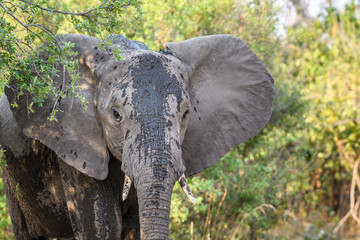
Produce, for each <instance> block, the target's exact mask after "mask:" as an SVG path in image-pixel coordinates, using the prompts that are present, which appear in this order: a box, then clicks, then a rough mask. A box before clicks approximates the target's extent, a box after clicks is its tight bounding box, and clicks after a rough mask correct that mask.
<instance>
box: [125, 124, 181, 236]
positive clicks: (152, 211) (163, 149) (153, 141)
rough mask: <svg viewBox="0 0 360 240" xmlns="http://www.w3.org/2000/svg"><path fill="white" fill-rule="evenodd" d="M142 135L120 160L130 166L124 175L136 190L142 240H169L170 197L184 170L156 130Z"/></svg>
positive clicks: (178, 155) (176, 153)
mask: <svg viewBox="0 0 360 240" xmlns="http://www.w3.org/2000/svg"><path fill="white" fill-rule="evenodd" d="M144 135H145V136H146V137H144V138H142V139H141V140H138V142H137V143H138V144H137V146H136V147H134V151H132V152H131V153H130V154H125V155H126V156H127V159H123V161H125V162H128V164H125V162H124V163H123V165H131V170H132V171H125V172H126V173H127V172H129V173H130V174H131V175H129V177H130V178H131V179H132V181H133V184H134V187H135V188H136V191H137V197H138V204H139V217H140V231H141V232H140V234H141V239H168V238H169V222H170V204H171V195H172V191H173V187H174V184H175V183H176V181H177V180H178V178H179V176H178V175H179V174H180V173H182V172H183V171H184V168H183V167H180V164H179V163H181V161H180V160H181V151H180V149H174V148H173V147H171V146H170V144H169V143H166V142H165V141H166V140H165V139H164V135H162V134H159V132H158V131H153V132H152V134H148V135H146V134H144ZM159 135H160V136H159ZM134 138H135V137H134ZM138 139H140V138H139V137H138ZM135 142H136V141H135ZM175 146H176V145H175ZM127 149H131V148H130V147H129V148H127ZM129 161H131V162H129ZM124 189H125V188H124ZM125 195H126V194H125Z"/></svg>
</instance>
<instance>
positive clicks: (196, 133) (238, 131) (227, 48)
mask: <svg viewBox="0 0 360 240" xmlns="http://www.w3.org/2000/svg"><path fill="white" fill-rule="evenodd" d="M166 47H167V48H168V49H169V50H170V52H171V53H172V54H173V55H174V56H175V57H177V58H178V59H180V60H181V61H182V62H183V63H184V66H185V68H186V69H187V70H188V74H187V75H189V79H188V83H187V86H188V87H187V88H188V93H189V95H190V99H191V105H192V109H191V111H192V114H190V115H191V118H190V122H189V127H188V129H187V132H186V134H185V137H184V141H183V143H182V150H183V158H184V161H185V165H186V172H185V174H186V175H187V176H191V175H193V174H196V173H198V172H201V171H202V170H204V169H205V168H207V167H209V166H211V165H212V164H214V163H215V162H217V161H218V160H219V159H220V158H221V157H222V156H224V155H225V154H226V153H227V152H228V151H230V150H231V148H233V147H234V146H236V145H238V144H240V143H241V142H244V141H246V140H247V139H249V138H251V137H253V136H255V135H256V134H258V133H259V132H260V131H261V130H262V129H263V128H264V126H265V125H266V123H267V122H268V120H269V118H270V115H271V108H272V102H273V99H274V96H275V90H274V80H273V78H272V77H271V75H270V74H269V72H268V71H267V70H266V69H265V67H264V65H263V64H262V63H261V61H260V60H259V59H258V57H257V56H256V55H255V53H254V52H253V51H252V50H251V49H250V48H249V47H248V46H247V44H246V43H244V42H243V41H242V40H241V39H239V38H236V37H233V36H230V35H213V36H206V37H197V38H193V39H189V40H186V41H183V42H178V43H167V44H166Z"/></svg>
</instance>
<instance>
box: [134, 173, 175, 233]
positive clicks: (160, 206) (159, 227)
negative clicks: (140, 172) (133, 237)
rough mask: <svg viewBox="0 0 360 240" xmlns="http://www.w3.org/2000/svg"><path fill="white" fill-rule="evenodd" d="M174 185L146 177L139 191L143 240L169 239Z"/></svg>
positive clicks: (140, 184)
mask: <svg viewBox="0 0 360 240" xmlns="http://www.w3.org/2000/svg"><path fill="white" fill-rule="evenodd" d="M172 189H173V184H172V183H170V182H169V181H168V182H163V181H153V176H151V175H150V176H144V177H142V178H141V179H140V181H139V186H138V189H137V195H138V203H139V216H140V229H141V239H168V237H169V221H170V203H171V194H172Z"/></svg>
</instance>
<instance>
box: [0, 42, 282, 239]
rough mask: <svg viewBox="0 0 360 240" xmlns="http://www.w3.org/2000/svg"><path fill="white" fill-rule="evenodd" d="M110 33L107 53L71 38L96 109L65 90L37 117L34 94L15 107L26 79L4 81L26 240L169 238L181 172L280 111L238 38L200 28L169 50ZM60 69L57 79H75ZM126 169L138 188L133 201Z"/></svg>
mask: <svg viewBox="0 0 360 240" xmlns="http://www.w3.org/2000/svg"><path fill="white" fill-rule="evenodd" d="M111 39H112V42H113V44H114V45H113V46H112V47H111V49H105V50H102V49H100V48H99V47H98V40H97V39H94V38H91V37H86V36H80V35H67V36H66V37H64V39H63V40H64V41H70V42H73V43H74V44H75V46H74V50H76V51H77V52H78V53H79V54H78V60H79V65H80V68H79V70H80V72H81V74H82V79H81V80H80V87H81V93H82V94H83V96H84V97H85V98H86V99H87V100H88V102H89V104H88V108H86V109H84V108H83V107H82V106H81V104H80V103H79V101H78V100H77V99H76V98H66V99H59V100H58V102H57V103H56V104H57V105H58V107H59V108H60V109H61V110H63V111H62V112H60V113H59V114H58V115H57V118H58V122H49V121H47V120H46V119H47V117H48V115H49V112H50V110H51V109H52V108H53V106H54V104H55V103H54V102H53V101H52V100H50V99H49V100H47V101H46V102H45V103H44V106H43V107H42V108H40V107H35V108H34V111H35V113H34V114H32V113H29V114H28V112H27V110H26V104H27V101H28V100H29V99H30V100H31V96H29V95H27V96H22V97H21V98H20V99H19V100H17V103H18V104H19V107H18V108H13V109H12V108H11V109H10V107H9V103H8V102H10V103H12V102H13V101H14V99H15V92H16V85H14V84H11V86H10V88H6V89H5V94H6V97H5V95H4V96H3V97H2V98H1V102H0V108H1V109H0V110H1V117H0V119H1V132H0V144H1V145H3V146H4V147H5V148H6V150H7V153H6V154H7V156H8V167H7V168H6V169H5V173H4V174H5V178H4V179H5V185H6V191H7V197H8V203H9V208H10V212H11V217H12V221H13V226H14V232H15V235H16V238H17V239H44V237H45V238H65V239H67V238H70V239H71V238H76V239H139V238H141V239H168V235H169V210H170V202H171V194H172V189H173V186H174V184H175V183H176V181H177V180H178V179H179V177H180V176H181V175H182V174H183V173H185V175H186V176H191V175H194V174H196V173H198V172H201V171H202V170H203V169H205V168H207V167H209V166H211V165H212V164H214V163H215V162H216V161H218V160H219V159H220V158H221V157H222V156H223V155H224V154H225V153H226V152H228V151H229V150H230V149H231V148H232V147H234V146H236V145H237V144H239V143H241V142H243V141H246V140H247V139H248V138H250V137H253V136H254V135H256V134H257V133H258V132H259V131H261V129H262V128H263V127H264V126H265V125H266V123H267V122H268V120H269V117H270V115H271V107H272V101H273V98H274V94H275V92H274V87H273V79H272V77H271V76H270V74H269V73H268V72H267V70H266V69H265V67H264V66H263V65H262V63H261V62H260V60H259V59H258V58H257V57H256V55H255V54H254V53H253V52H252V51H251V49H250V48H249V47H248V46H247V45H246V44H245V43H244V42H243V41H241V40H240V39H239V38H235V37H232V36H229V35H215V36H207V37H199V38H194V39H190V40H187V41H184V42H179V43H168V44H167V45H166V47H167V50H166V51H160V52H152V51H149V50H148V48H147V46H146V45H145V44H143V43H140V42H135V41H130V40H128V39H126V38H124V37H122V36H112V37H111ZM117 48H120V49H121V55H122V57H123V58H124V59H123V60H120V61H116V60H115V57H114V55H113V49H117ZM41 57H43V58H44V59H46V58H47V56H41ZM57 68H58V69H61V66H57ZM61 73H62V71H60V76H59V77H58V78H57V79H55V84H56V86H57V87H58V88H63V87H64V86H65V84H66V83H67V82H69V77H68V76H62V75H61ZM125 174H127V175H128V176H129V177H130V179H131V180H132V182H133V185H132V187H131V190H130V193H129V196H128V198H127V199H126V200H125V201H122V199H121V194H122V187H123V186H122V185H123V181H124V175H125ZM195 195H196V194H195ZM184 201H185V197H184Z"/></svg>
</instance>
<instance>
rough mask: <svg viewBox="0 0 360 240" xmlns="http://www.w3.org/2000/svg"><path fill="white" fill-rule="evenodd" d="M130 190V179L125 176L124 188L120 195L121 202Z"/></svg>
mask: <svg viewBox="0 0 360 240" xmlns="http://www.w3.org/2000/svg"><path fill="white" fill-rule="evenodd" d="M130 188H131V179H130V177H129V176H128V175H126V174H125V179H124V187H123V193H122V200H123V201H125V200H126V198H127V196H128V194H129V192H130Z"/></svg>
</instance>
